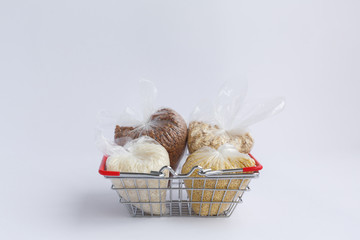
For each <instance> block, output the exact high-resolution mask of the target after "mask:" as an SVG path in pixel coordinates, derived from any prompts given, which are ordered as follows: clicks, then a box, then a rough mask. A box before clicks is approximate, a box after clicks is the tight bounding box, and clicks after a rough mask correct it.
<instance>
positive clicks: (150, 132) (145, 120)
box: [99, 80, 187, 169]
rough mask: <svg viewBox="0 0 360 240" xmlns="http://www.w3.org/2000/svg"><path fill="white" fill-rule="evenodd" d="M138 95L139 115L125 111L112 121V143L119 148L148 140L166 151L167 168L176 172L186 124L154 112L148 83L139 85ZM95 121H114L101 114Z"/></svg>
mask: <svg viewBox="0 0 360 240" xmlns="http://www.w3.org/2000/svg"><path fill="white" fill-rule="evenodd" d="M140 94H141V95H140V97H141V101H142V105H143V109H142V112H141V114H139V113H138V112H136V111H134V110H132V109H131V108H129V107H128V108H126V109H125V111H124V112H123V113H122V114H121V115H120V116H117V117H116V121H113V127H114V128H115V134H114V139H115V142H116V143H117V144H118V145H121V146H122V145H124V144H126V143H127V142H128V141H131V140H132V139H136V138H138V137H141V136H149V137H151V138H153V139H155V140H156V141H157V142H159V143H160V144H161V145H162V146H163V147H164V148H165V149H166V150H167V151H168V153H169V157H170V166H171V167H172V168H173V169H176V167H177V165H178V163H179V160H180V159H181V157H182V156H183V153H184V151H185V147H186V139H187V124H186V122H185V120H184V119H183V118H182V117H181V115H180V114H178V113H177V112H176V111H174V110H172V109H170V108H162V109H156V108H155V99H156V95H157V89H156V87H155V86H154V84H153V83H152V82H151V81H148V80H142V81H140ZM99 117H100V119H102V120H101V121H102V122H106V120H108V119H111V118H114V117H113V116H110V117H109V116H106V115H105V114H100V116H99ZM104 120H105V121H104ZM110 122H111V121H110Z"/></svg>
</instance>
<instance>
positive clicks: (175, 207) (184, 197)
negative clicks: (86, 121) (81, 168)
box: [99, 154, 262, 217]
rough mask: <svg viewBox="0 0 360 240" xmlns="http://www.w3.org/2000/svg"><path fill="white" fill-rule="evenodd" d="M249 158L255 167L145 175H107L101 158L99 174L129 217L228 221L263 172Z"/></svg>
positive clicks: (172, 171)
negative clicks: (108, 182) (224, 219)
mask: <svg viewBox="0 0 360 240" xmlns="http://www.w3.org/2000/svg"><path fill="white" fill-rule="evenodd" d="M249 155H250V157H251V158H253V159H254V160H255V163H256V165H255V167H248V168H237V169H227V170H216V171H213V170H211V169H203V168H202V167H200V166H196V167H194V168H193V169H192V170H191V171H190V172H189V173H187V174H177V173H176V172H175V171H174V170H173V169H172V168H171V167H169V166H164V167H163V168H161V169H160V171H158V172H151V173H148V174H146V173H125V172H122V173H120V172H114V171H106V170H105V165H106V160H107V156H104V157H103V159H102V162H101V165H100V169H99V173H100V174H101V175H103V176H104V177H105V178H108V179H110V180H111V182H112V186H111V189H113V190H115V191H116V192H117V193H118V195H119V197H120V203H122V204H124V205H126V207H127V209H128V210H129V213H130V214H131V215H132V216H136V217H137V216H139V217H143V216H154V217H155V216H158V217H159V216H167V217H169V216H200V217H205V216H206V217H208V216H209V217H229V216H231V214H232V213H233V211H234V209H235V207H236V206H237V205H238V204H239V203H241V202H242V197H243V195H244V192H247V191H250V188H249V183H250V181H251V180H252V179H253V178H257V177H259V171H260V170H261V169H262V165H261V164H260V163H259V162H258V161H257V160H256V159H255V158H254V157H253V156H252V155H251V154H249ZM169 175H170V176H169ZM190 175H191V176H190Z"/></svg>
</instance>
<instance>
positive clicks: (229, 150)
mask: <svg viewBox="0 0 360 240" xmlns="http://www.w3.org/2000/svg"><path fill="white" fill-rule="evenodd" d="M195 166H201V167H202V168H203V169H212V170H223V169H235V168H245V167H253V166H255V161H254V160H253V159H252V158H251V157H250V156H249V155H248V154H243V153H240V152H239V151H238V150H237V149H236V148H235V147H234V146H233V145H230V144H225V145H222V146H220V147H219V148H218V149H214V148H211V147H202V148H200V149H198V150H197V151H195V152H194V153H192V154H190V155H189V156H188V158H187V159H186V162H185V164H184V166H183V167H182V170H181V172H182V173H183V174H186V173H188V172H190V170H191V169H192V168H193V167H195ZM198 172H199V170H196V171H195V172H193V173H192V174H191V175H190V177H199V179H202V178H203V176H200V175H199V174H198ZM184 182H185V186H186V188H190V189H194V190H187V192H188V196H189V198H190V200H191V201H194V202H210V201H211V202H232V201H234V200H236V198H238V197H239V195H240V193H241V192H240V191H227V192H226V191H225V190H227V189H236V190H239V189H246V187H247V185H248V184H249V180H248V179H243V180H242V179H232V180H231V182H230V180H229V179H224V180H220V179H219V180H210V179H207V180H206V182H204V180H184ZM203 188H205V189H218V190H216V191H214V190H205V191H203V190H202V189H203ZM196 189H199V190H196ZM210 207H211V209H210ZM229 207H230V204H229V203H212V204H210V203H193V204H192V209H193V210H194V212H195V213H196V214H200V215H201V216H207V215H218V214H222V213H223V212H224V211H226V210H227V209H228V208H229Z"/></svg>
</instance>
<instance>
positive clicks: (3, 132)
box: [0, 0, 360, 239]
mask: <svg viewBox="0 0 360 240" xmlns="http://www.w3.org/2000/svg"><path fill="white" fill-rule="evenodd" d="M359 12H360V2H359V1H355V0H354V1H350V0H342V1H340V0H339V1H335V0H331V1H330V0H328V1H325V0H324V1H319V0H309V1H307V0H302V1H288V0H283V1H279V0H273V1H240V0H237V1H228V0H222V1H209V0H207V1H205V0H204V1H197V0H191V1H186V0H185V1H184V0H183V1H169V0H164V1H157V0H146V1H145V0H144V1H139V0H132V1H120V0H116V1H115V0H114V1H89V0H87V1H85V0H84V1H79V0H68V1H66V0H63V1H36V0H35V1H17V0H14V1H4V0H2V1H0V94H1V95H0V97H1V101H0V109H1V118H0V149H1V174H0V182H1V183H0V184H1V192H0V199H1V201H0V238H1V239H56V238H58V239H100V238H101V239H115V238H116V239H134V238H138V239H140V238H144V239H145V238H147V239H155V238H156V239H159V238H165V239H180V238H181V239H190V237H194V238H198V239H199V238H205V237H206V238H208V239H219V238H229V239H230V238H231V239H235V238H242V239H340V238H341V239H359V233H358V227H359V223H360V217H359V216H360V207H359V202H360V187H359V186H360V184H359V182H360V174H359V168H360V163H359V162H360V159H359V156H360V154H359V153H360V150H359V149H360V137H359V136H360V130H359V129H360V128H359V123H360V113H359V102H360V97H359V90H360V70H359V69H360V45H359V42H360V17H359V16H360V15H359ZM143 77H146V78H147V79H150V80H152V81H154V82H155V83H156V85H157V87H158V90H159V97H158V103H159V106H169V107H172V108H174V109H175V110H177V111H178V112H179V113H181V114H182V115H183V116H184V117H185V118H188V116H189V113H190V112H191V110H192V108H193V107H194V105H195V103H197V102H199V101H200V100H201V99H203V98H209V97H210V98H211V97H212V96H213V95H214V94H216V92H217V90H218V88H219V87H220V86H221V85H222V83H223V81H224V80H225V79H230V78H231V79H236V78H239V79H240V78H246V79H247V80H248V81H249V93H248V95H249V96H251V97H253V98H257V97H269V96H284V97H286V100H287V106H286V109H285V110H284V112H282V113H281V114H280V115H277V116H276V117H274V118H271V119H269V120H266V121H264V122H262V123H259V124H257V125H255V126H253V127H252V134H253V136H254V138H255V141H256V145H255V147H254V150H253V154H254V155H255V156H256V157H257V158H258V160H259V161H260V162H262V163H263V165H264V170H263V171H262V173H261V177H260V178H259V179H257V180H255V181H253V182H252V189H253V191H251V192H249V193H246V194H245V195H244V203H243V204H242V205H240V206H238V208H237V209H236V210H235V212H234V214H233V215H232V216H231V217H230V218H227V219H223V218H221V219H217V218H211V219H209V218H154V219H150V218H145V219H143V218H141V219H139V218H131V217H129V216H128V213H127V211H126V209H125V208H124V207H123V206H121V205H119V203H118V202H117V201H118V199H117V195H116V193H115V192H113V191H111V190H110V189H109V187H110V182H109V181H108V180H106V179H104V178H103V177H101V176H100V175H99V174H98V173H97V169H98V165H99V164H100V160H101V153H100V152H99V151H98V150H97V149H96V147H95V144H94V129H95V124H96V114H97V112H98V111H100V110H103V109H107V110H112V111H121V110H123V109H124V108H125V107H126V106H129V105H130V106H133V105H136V104H138V102H139V101H138V98H137V97H136V94H137V86H138V84H137V81H138V80H139V79H141V78H143Z"/></svg>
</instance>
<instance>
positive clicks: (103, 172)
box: [99, 153, 263, 176]
mask: <svg viewBox="0 0 360 240" xmlns="http://www.w3.org/2000/svg"><path fill="white" fill-rule="evenodd" d="M249 156H250V157H251V158H252V159H254V161H255V164H256V165H255V167H247V168H243V172H255V171H260V170H261V169H262V168H263V166H262V165H261V164H260V163H259V162H258V161H257V160H256V159H255V158H254V157H253V155H251V154H250V153H249ZM107 158H108V156H104V157H103V158H102V161H101V164H100V168H99V173H100V174H101V175H103V176H120V172H114V171H106V170H105V165H106V160H107Z"/></svg>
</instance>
